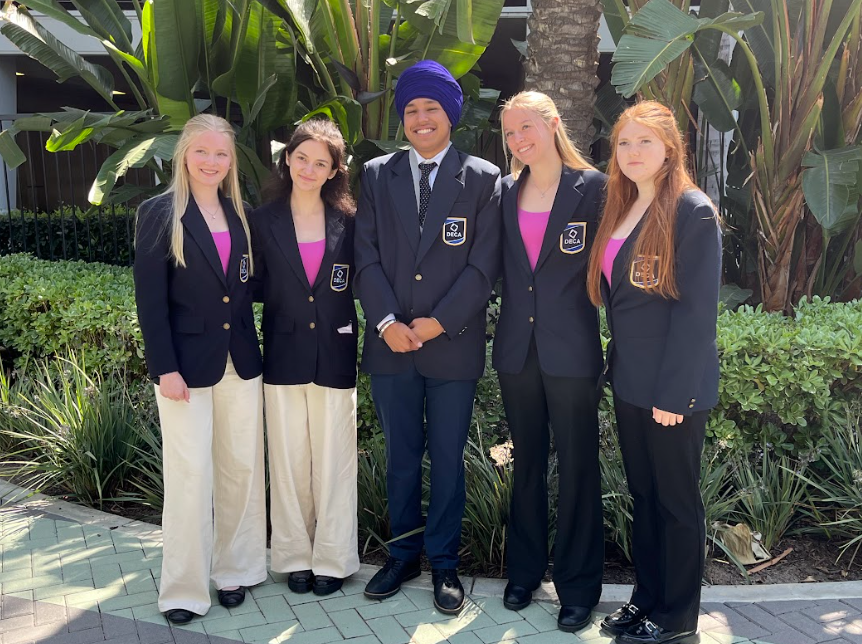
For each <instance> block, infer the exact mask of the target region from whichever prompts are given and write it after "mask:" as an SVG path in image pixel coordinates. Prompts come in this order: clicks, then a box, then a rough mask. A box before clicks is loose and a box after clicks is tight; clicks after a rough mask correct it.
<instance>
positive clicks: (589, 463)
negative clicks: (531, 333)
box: [499, 341, 604, 607]
mask: <svg viewBox="0 0 862 644" xmlns="http://www.w3.org/2000/svg"><path fill="white" fill-rule="evenodd" d="M499 378H500V390H501V393H502V397H503V406H504V407H505V409H506V418H507V419H508V423H509V429H510V431H511V434H512V443H513V446H514V456H515V480H514V487H513V490H512V503H511V507H510V511H509V534H508V546H507V553H508V554H507V566H508V576H509V580H510V581H512V583H515V584H517V585H519V586H523V587H525V588H530V589H535V588H537V587H538V586H539V584H540V583H541V581H542V577H543V576H544V574H545V571H546V570H547V568H548V487H547V475H548V450H549V445H550V428H552V429H553V431H554V444H555V446H556V449H557V458H558V468H557V471H558V476H559V499H558V503H557V534H556V539H555V541H554V576H553V578H554V586H555V587H556V589H557V594H558V595H559V598H560V603H561V604H564V605H573V606H590V607H591V606H594V605H595V604H597V603H598V601H599V597H600V596H601V590H602V566H603V563H604V534H603V527H602V498H601V479H600V473H599V457H598V452H599V424H598V392H597V391H596V381H595V378H563V377H557V376H549V375H548V374H546V373H542V371H541V368H540V366H539V359H538V355H537V352H536V344H535V341H533V342H531V346H530V350H529V351H528V353H527V360H526V363H525V364H524V369H523V371H521V373H518V374H505V373H500V374H499ZM549 424H550V428H549Z"/></svg>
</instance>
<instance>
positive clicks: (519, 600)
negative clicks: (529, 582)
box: [503, 581, 533, 610]
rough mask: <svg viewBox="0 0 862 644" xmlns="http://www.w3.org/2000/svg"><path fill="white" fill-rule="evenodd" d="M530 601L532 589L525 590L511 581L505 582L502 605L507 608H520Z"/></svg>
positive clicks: (531, 599)
mask: <svg viewBox="0 0 862 644" xmlns="http://www.w3.org/2000/svg"><path fill="white" fill-rule="evenodd" d="M532 601H533V591H532V590H527V589H526V588H524V587H523V586H519V585H518V584H515V583H512V582H511V581H510V582H509V583H508V584H506V590H504V591H503V606H505V607H506V608H508V609H509V610H521V609H523V608H526V607H527V606H529V605H530V602H532Z"/></svg>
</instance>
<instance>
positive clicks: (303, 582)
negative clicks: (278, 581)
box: [287, 570, 314, 594]
mask: <svg viewBox="0 0 862 644" xmlns="http://www.w3.org/2000/svg"><path fill="white" fill-rule="evenodd" d="M313 585H314V573H312V572H311V571H310V570H295V571H294V572H292V573H290V574H289V575H288V576H287V587H288V588H290V589H291V590H292V591H293V592H295V593H300V594H302V593H307V592H309V591H311V588H312V586H313Z"/></svg>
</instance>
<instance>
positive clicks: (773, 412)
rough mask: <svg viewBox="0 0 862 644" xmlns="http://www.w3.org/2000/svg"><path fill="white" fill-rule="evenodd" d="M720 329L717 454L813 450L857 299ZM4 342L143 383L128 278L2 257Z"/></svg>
mask: <svg viewBox="0 0 862 644" xmlns="http://www.w3.org/2000/svg"><path fill="white" fill-rule="evenodd" d="M718 325H719V334H718V347H719V352H720V355H721V369H722V378H721V385H720V400H719V404H718V406H717V407H716V409H715V411H714V412H713V414H712V416H711V419H710V423H709V435H710V436H711V438H712V440H713V441H714V442H716V443H718V445H719V446H721V447H728V448H745V447H746V446H748V445H751V444H763V445H765V446H768V447H770V448H772V449H775V450H776V451H778V452H789V453H793V454H797V453H804V452H806V451H807V450H810V449H813V448H814V447H816V446H817V444H818V442H819V441H820V439H821V429H822V428H823V427H829V426H830V425H833V424H834V423H835V422H836V418H837V417H838V416H839V415H840V413H841V410H842V409H843V407H844V404H845V402H846V401H848V400H850V399H853V398H856V397H859V395H860V393H862V302H859V301H854V302H851V303H846V304H843V303H842V304H837V303H830V302H829V301H827V300H821V299H818V298H815V299H814V300H813V301H812V302H803V303H802V304H800V305H799V307H798V308H797V309H796V314H795V316H794V317H784V316H782V315H780V314H774V313H764V312H763V311H761V310H759V309H753V308H751V307H743V308H741V309H739V310H738V311H725V312H723V313H722V314H721V315H720V316H719V319H718ZM0 345H2V346H3V347H4V348H6V349H7V350H11V352H12V353H13V357H15V358H16V359H17V360H19V361H21V360H24V359H27V358H30V357H44V356H49V355H53V354H57V353H59V354H62V352H63V349H64V347H65V346H67V345H69V346H72V347H74V348H76V349H77V350H78V351H79V352H83V353H84V354H85V357H86V358H87V363H88V364H90V365H96V364H100V365H103V366H104V367H106V368H122V369H124V370H125V371H126V373H128V374H129V375H130V376H133V377H143V376H144V375H145V366H144V362H143V350H142V345H141V334H140V328H139V327H138V323H137V316H136V314H135V303H134V296H133V283H132V275H131V271H130V270H129V269H127V268H115V267H110V266H104V265H101V264H88V263H84V262H48V261H43V260H37V259H34V258H32V257H30V256H28V255H20V254H19V255H11V256H6V257H0ZM489 355H490V349H489ZM603 409H604V410H605V413H606V412H607V398H606V399H605V402H604V403H603ZM502 417H503V412H502V405H501V402H500V395H499V389H498V387H497V384H496V377H495V375H494V374H493V372H491V371H490V369H489V372H488V374H487V375H486V376H485V377H484V378H483V379H482V380H481V381H480V383H479V388H478V393H477V405H476V421H477V422H478V424H479V425H480V426H482V428H483V433H485V434H486V436H488V437H489V438H492V436H493V435H494V434H496V435H497V437H498V438H499V437H500V436H501V435H502V434H503V432H502V428H501V427H500V426H499V423H500V421H501V419H502ZM359 420H360V431H361V432H362V433H363V434H364V435H365V436H367V435H368V433H369V432H370V431H373V429H374V428H375V427H376V417H375V413H374V408H373V403H372V401H371V397H370V390H369V387H368V381H367V378H366V377H364V376H362V377H360V381H359ZM493 440H495V439H494V438H492V441H493Z"/></svg>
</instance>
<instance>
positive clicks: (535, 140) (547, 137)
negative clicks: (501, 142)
mask: <svg viewBox="0 0 862 644" xmlns="http://www.w3.org/2000/svg"><path fill="white" fill-rule="evenodd" d="M558 123H559V121H558V120H557V119H554V120H553V121H551V124H550V125H548V124H547V123H545V121H544V120H543V119H542V118H541V117H540V116H539V115H538V114H536V113H535V112H533V111H532V110H526V109H522V108H512V109H509V110H506V111H505V112H504V113H503V136H505V137H506V145H507V146H508V147H509V149H510V150H511V151H512V154H513V155H514V157H515V158H516V159H518V161H520V162H521V163H523V164H524V165H530V163H533V162H535V161H536V160H538V159H541V158H542V157H543V156H544V155H546V154H548V153H552V154H557V148H556V146H555V145H554V133H555V131H556V129H557V127H558V126H559V125H558Z"/></svg>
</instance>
